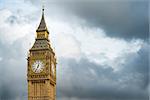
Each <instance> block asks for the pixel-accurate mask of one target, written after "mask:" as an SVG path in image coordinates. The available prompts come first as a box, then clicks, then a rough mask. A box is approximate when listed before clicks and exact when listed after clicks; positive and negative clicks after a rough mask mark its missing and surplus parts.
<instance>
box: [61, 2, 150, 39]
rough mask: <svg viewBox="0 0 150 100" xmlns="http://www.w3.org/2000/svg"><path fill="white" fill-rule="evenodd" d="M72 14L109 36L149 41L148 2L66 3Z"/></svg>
mask: <svg viewBox="0 0 150 100" xmlns="http://www.w3.org/2000/svg"><path fill="white" fill-rule="evenodd" d="M64 5H65V7H66V8H67V9H69V11H70V12H71V13H74V14H75V15H76V16H79V17H81V18H83V19H85V20H86V21H87V23H88V25H89V27H90V26H91V27H93V26H94V27H100V28H102V29H104V30H105V31H106V34H107V35H108V36H112V37H119V38H125V39H132V38H142V39H147V38H148V33H149V31H148V30H149V24H148V0H147V1H109V2H108V1H106V2H104V1H103V2H100V1H99V2H98V1H97V2H77V3H66V4H65V3H64Z"/></svg>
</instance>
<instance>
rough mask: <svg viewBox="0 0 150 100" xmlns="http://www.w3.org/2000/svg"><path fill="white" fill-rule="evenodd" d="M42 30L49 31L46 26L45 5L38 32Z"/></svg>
mask: <svg viewBox="0 0 150 100" xmlns="http://www.w3.org/2000/svg"><path fill="white" fill-rule="evenodd" d="M41 31H48V30H47V27H46V23H45V19H44V6H43V7H42V18H41V22H40V25H39V27H38V29H37V30H36V32H41Z"/></svg>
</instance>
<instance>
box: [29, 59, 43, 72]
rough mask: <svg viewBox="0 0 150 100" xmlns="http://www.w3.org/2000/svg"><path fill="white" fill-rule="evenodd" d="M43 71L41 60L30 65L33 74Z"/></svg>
mask: <svg viewBox="0 0 150 100" xmlns="http://www.w3.org/2000/svg"><path fill="white" fill-rule="evenodd" d="M43 69H44V63H43V61H41V60H36V61H34V63H33V64H32V70H33V72H35V73H40V72H42V71H43Z"/></svg>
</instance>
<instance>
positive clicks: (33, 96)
mask: <svg viewBox="0 0 150 100" xmlns="http://www.w3.org/2000/svg"><path fill="white" fill-rule="evenodd" d="M48 36H49V31H48V29H47V27H46V23H45V19H44V9H43V10H42V18H41V22H40V24H39V27H38V28H37V30H36V38H35V42H34V44H33V46H32V48H31V49H30V50H29V54H28V59H27V60H28V63H27V81H28V100H56V57H55V52H54V51H53V49H52V48H51V44H50V40H49V38H48Z"/></svg>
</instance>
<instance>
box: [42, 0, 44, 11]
mask: <svg viewBox="0 0 150 100" xmlns="http://www.w3.org/2000/svg"><path fill="white" fill-rule="evenodd" d="M44 8H45V6H44V0H42V12H43V13H44Z"/></svg>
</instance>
